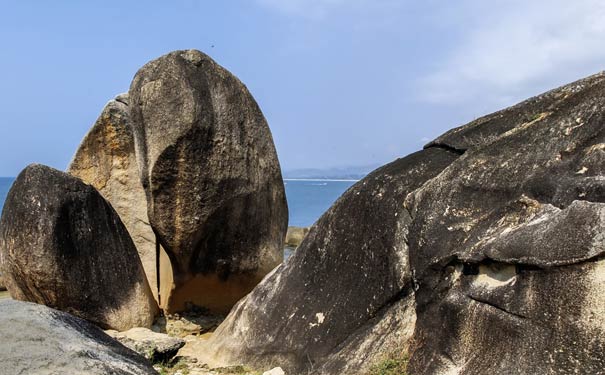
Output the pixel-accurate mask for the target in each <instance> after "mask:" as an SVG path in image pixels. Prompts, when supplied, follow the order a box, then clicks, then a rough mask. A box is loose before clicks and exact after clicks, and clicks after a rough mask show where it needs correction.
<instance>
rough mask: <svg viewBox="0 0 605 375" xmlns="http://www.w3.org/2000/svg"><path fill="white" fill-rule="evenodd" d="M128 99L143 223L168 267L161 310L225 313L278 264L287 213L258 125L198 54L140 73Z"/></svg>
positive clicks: (250, 105) (242, 96)
mask: <svg viewBox="0 0 605 375" xmlns="http://www.w3.org/2000/svg"><path fill="white" fill-rule="evenodd" d="M129 100H130V105H129V109H130V115H131V119H132V126H133V130H134V134H135V145H136V148H137V157H138V162H139V165H140V167H141V171H142V184H143V187H144V188H145V191H146V193H147V203H148V216H149V220H150V223H151V226H152V227H153V228H154V231H155V233H156V234H157V235H158V239H159V242H160V244H161V245H162V246H163V247H164V249H165V250H166V252H167V253H168V256H169V257H170V260H171V263H172V270H173V282H174V285H171V288H170V289H171V290H170V295H168V296H164V295H162V299H164V298H167V300H166V301H165V303H164V302H163V303H162V304H163V305H164V306H165V309H166V310H167V311H168V312H173V311H179V310H183V309H186V308H187V306H188V305H189V304H193V305H199V306H203V307H206V308H208V309H210V310H211V311H214V312H220V313H223V312H227V311H229V309H230V308H231V307H232V306H233V305H234V304H235V302H236V301H237V300H239V299H240V298H241V297H242V296H244V295H245V294H246V293H248V292H249V291H250V290H251V289H252V288H253V287H254V286H255V285H257V284H258V282H259V281H260V280H261V279H262V278H263V276H265V275H266V274H267V273H268V272H269V271H271V270H272V269H273V268H274V267H275V266H277V265H278V264H279V263H280V262H281V260H282V258H283V239H284V234H285V232H286V228H287V206H286V200H285V194H284V186H283V181H282V177H281V172H280V167H279V162H278V159H277V155H276V152H275V148H274V145H273V140H272V137H271V133H270V131H269V127H268V126H267V123H266V121H265V118H264V117H263V114H262V112H261V111H260V109H259V107H258V105H257V104H256V102H255V101H254V99H253V98H252V96H251V95H250V93H249V92H248V90H247V89H246V87H245V86H244V85H243V84H242V83H241V82H240V81H239V80H238V79H237V78H236V77H234V76H233V75H232V74H231V73H229V72H228V71H227V70H225V69H224V68H222V67H221V66H219V65H218V64H216V63H215V62H214V61H213V60H212V59H210V58H209V57H208V56H206V55H204V54H203V53H201V52H199V51H195V50H188V51H176V52H172V53H170V54H168V55H165V56H162V57H160V58H158V59H156V60H154V61H151V62H150V63H148V64H146V65H145V66H144V67H143V68H141V69H140V70H139V71H138V73H137V74H136V76H135V78H134V80H133V82H132V85H131V87H130V91H129ZM161 289H162V290H164V286H161Z"/></svg>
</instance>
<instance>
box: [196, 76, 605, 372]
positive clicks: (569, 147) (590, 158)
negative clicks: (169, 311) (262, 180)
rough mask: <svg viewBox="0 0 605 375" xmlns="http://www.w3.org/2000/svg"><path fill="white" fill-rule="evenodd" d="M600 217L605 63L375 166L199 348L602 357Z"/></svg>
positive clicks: (604, 314) (581, 368)
mask: <svg viewBox="0 0 605 375" xmlns="http://www.w3.org/2000/svg"><path fill="white" fill-rule="evenodd" d="M603 233H605V74H598V75H595V76H592V77H589V78H587V79H584V80H581V81H578V82H574V83H572V84H570V85H567V86H564V87H562V88H560V89H556V90H553V91H550V92H548V93H546V94H543V95H541V96H538V97H536V98H532V99H529V100H527V101H525V102H523V103H521V104H519V105H517V106H514V107H511V108H509V109H506V110H504V111H500V112H498V113H496V114H493V115H489V116H486V117H484V118H481V119H479V120H476V121H474V122H472V123H470V124H469V125H466V126H463V127H461V128H458V129H454V130H452V131H450V132H448V133H446V134H445V135H443V136H441V137H439V138H438V139H437V140H435V141H433V142H431V143H430V144H428V145H427V146H426V148H425V149H424V150H423V151H420V152H418V153H415V154H412V155H410V156H408V157H406V158H403V159H400V160H398V161H396V162H394V163H392V164H389V165H388V166H385V167H383V168H381V169H379V170H377V171H375V172H373V173H372V174H370V175H369V176H368V177H367V178H366V179H364V180H362V181H361V182H359V183H358V184H357V185H355V186H354V187H353V188H351V189H350V190H349V191H347V192H346V193H345V194H344V195H343V196H342V197H341V198H340V199H339V200H338V201H337V202H336V203H335V204H334V206H333V207H332V208H331V209H330V210H329V211H328V212H327V213H326V214H325V215H324V216H323V217H322V218H321V219H320V220H319V221H318V222H317V223H316V225H315V226H314V227H313V228H312V229H311V232H310V233H309V234H308V235H307V237H306V238H305V240H304V241H303V243H302V244H301V246H300V247H299V249H298V250H297V252H296V253H295V255H294V256H293V257H292V258H291V260H290V261H289V262H287V263H286V264H283V265H281V266H280V267H279V268H277V269H276V270H275V272H274V273H272V274H271V275H269V276H268V277H267V278H266V279H265V280H264V281H263V282H262V283H261V284H260V285H259V286H258V287H257V288H256V289H255V290H254V291H253V292H252V293H251V294H250V295H248V296H247V297H246V298H245V299H243V300H242V301H241V302H240V303H239V304H238V305H237V306H236V307H235V308H234V310H233V311H232V313H231V314H230V315H229V316H228V317H227V319H226V321H225V322H224V323H223V324H222V325H221V326H220V327H219V328H218V329H217V331H216V332H215V335H214V337H213V338H212V339H211V340H210V341H209V342H208V349H207V350H206V351H205V352H203V354H202V359H205V360H206V361H208V362H210V363H213V364H234V363H236V362H244V363H247V364H252V365H253V366H256V367H258V368H263V367H267V366H268V365H276V366H277V365H280V366H282V367H284V369H286V372H287V373H288V374H307V373H316V374H340V373H347V374H360V375H361V374H366V373H367V371H368V367H367V365H368V364H370V363H373V362H374V363H375V361H376V360H379V359H380V358H381V355H382V354H384V353H385V351H388V350H389V348H398V350H402V349H403V350H405V351H407V353H408V356H409V365H408V366H407V372H408V373H409V374H426V375H429V374H464V375H468V374H547V373H552V374H558V373H560V374H571V373H587V374H598V373H602V372H603V368H605V335H604V333H605V328H604V327H605V300H604V299H603V292H605V276H604V275H605V260H604V254H605V236H604V235H603ZM382 358H388V356H385V357H382Z"/></svg>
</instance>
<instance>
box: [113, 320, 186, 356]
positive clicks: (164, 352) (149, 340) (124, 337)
mask: <svg viewBox="0 0 605 375" xmlns="http://www.w3.org/2000/svg"><path fill="white" fill-rule="evenodd" d="M106 333H107V334H108V335H109V336H111V337H113V338H114V339H116V340H118V341H119V342H120V343H122V344H123V345H124V346H126V347H127V348H129V349H132V350H134V351H135V352H137V353H139V354H140V355H142V356H144V357H145V358H147V359H149V360H151V361H152V362H153V363H157V362H164V363H165V362H168V361H169V360H170V359H172V357H174V356H175V355H176V353H177V352H178V351H179V349H180V348H182V347H183V346H184V345H185V340H183V339H180V338H177V337H171V336H168V335H167V334H164V333H158V332H153V331H152V330H150V329H147V328H142V327H136V328H132V329H129V330H128V331H125V332H118V331H113V330H109V331H106Z"/></svg>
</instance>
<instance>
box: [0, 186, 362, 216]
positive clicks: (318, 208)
mask: <svg viewBox="0 0 605 375" xmlns="http://www.w3.org/2000/svg"><path fill="white" fill-rule="evenodd" d="M13 181H14V178H8V177H0V211H1V210H2V207H3V206H4V200H5V199H6V194H7V193H8V190H9V189H10V187H11V185H12V183H13ZM354 183H355V181H333V180H286V181H285V184H286V196H287V199H288V208H289V210H290V223H289V224H288V225H290V226H297V227H308V226H311V225H312V224H313V223H314V222H315V221H316V220H317V219H319V217H320V216H321V215H322V214H323V213H324V212H325V211H326V210H327V209H328V208H330V206H331V205H332V203H334V201H335V200H336V199H338V197H340V196H341V195H342V193H344V192H345V190H347V189H348V188H349V187H350V186H351V185H353V184H354Z"/></svg>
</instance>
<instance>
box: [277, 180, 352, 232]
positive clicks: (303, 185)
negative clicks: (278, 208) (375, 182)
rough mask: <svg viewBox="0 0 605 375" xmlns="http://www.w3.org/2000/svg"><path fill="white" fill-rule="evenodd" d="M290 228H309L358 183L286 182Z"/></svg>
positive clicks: (324, 181)
mask: <svg viewBox="0 0 605 375" xmlns="http://www.w3.org/2000/svg"><path fill="white" fill-rule="evenodd" d="M284 182H285V184H286V197H287V199H288V209H289V211H290V222H289V224H288V225H289V226H294V227H309V226H311V225H313V223H314V222H315V221H316V220H317V219H319V217H320V216H321V215H322V214H323V213H324V212H326V210H327V209H328V208H330V206H331V205H332V203H334V201H336V199H338V197H340V196H341V195H342V193H344V192H345V191H346V190H347V189H348V188H349V187H351V185H353V184H354V183H355V182H356V181H334V180H286V181H284Z"/></svg>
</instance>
